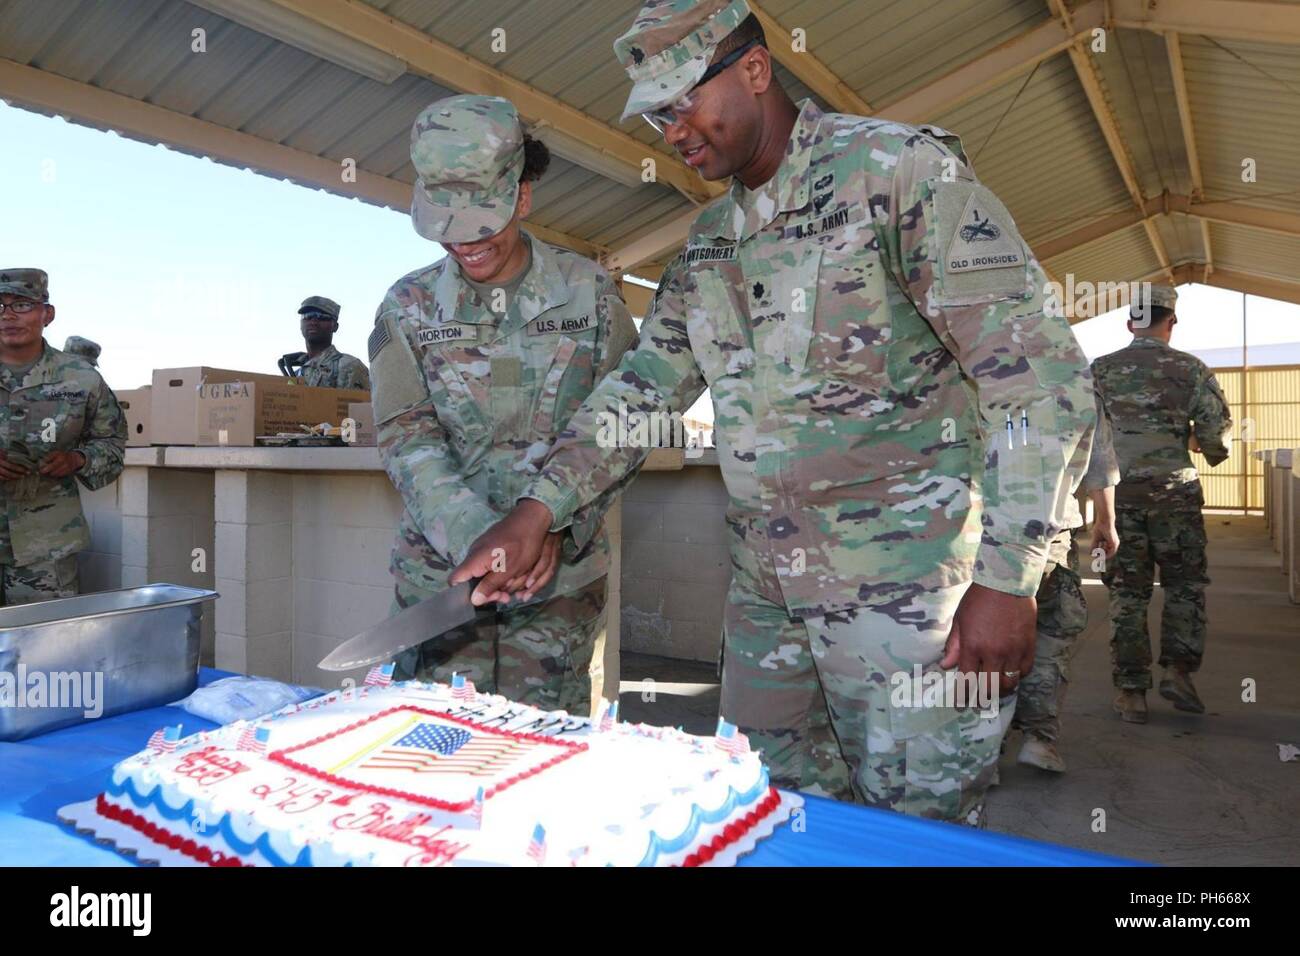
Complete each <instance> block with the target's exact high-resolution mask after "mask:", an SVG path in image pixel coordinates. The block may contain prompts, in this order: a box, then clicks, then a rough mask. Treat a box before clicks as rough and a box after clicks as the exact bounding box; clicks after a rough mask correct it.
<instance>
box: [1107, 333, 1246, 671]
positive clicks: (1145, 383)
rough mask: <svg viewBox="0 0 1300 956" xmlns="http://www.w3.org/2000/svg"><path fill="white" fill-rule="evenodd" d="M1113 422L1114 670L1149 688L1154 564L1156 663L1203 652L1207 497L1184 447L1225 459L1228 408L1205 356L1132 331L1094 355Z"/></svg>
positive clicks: (1196, 663) (1185, 661) (1190, 667)
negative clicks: (1159, 598) (1116, 475)
mask: <svg viewBox="0 0 1300 956" xmlns="http://www.w3.org/2000/svg"><path fill="white" fill-rule="evenodd" d="M1092 371H1093V375H1094V376H1095V378H1096V381H1097V388H1098V390H1099V391H1100V392H1101V394H1102V396H1103V397H1104V398H1105V400H1106V407H1107V409H1108V410H1109V412H1110V415H1111V421H1112V423H1113V425H1114V430H1115V452H1116V455H1117V456H1118V458H1119V466H1120V474H1121V476H1122V477H1121V481H1120V484H1119V487H1118V488H1117V489H1116V493H1115V512H1116V526H1117V528H1118V532H1119V553H1118V554H1116V555H1115V559H1114V560H1113V561H1112V562H1111V563H1110V565H1109V568H1108V571H1107V573H1106V575H1105V576H1104V580H1105V582H1106V587H1107V589H1108V591H1109V592H1110V621H1111V656H1112V664H1113V673H1112V676H1113V678H1114V681H1115V686H1116V687H1118V688H1120V689H1127V690H1146V689H1147V688H1149V687H1151V685H1152V681H1151V638H1150V636H1149V635H1148V633H1147V605H1148V604H1149V603H1150V601H1151V592H1152V584H1153V581H1154V576H1155V569H1156V567H1159V568H1160V586H1161V591H1162V592H1163V593H1164V611H1163V614H1162V618H1161V623H1160V664H1161V666H1162V667H1175V666H1177V667H1182V668H1185V669H1186V670H1187V671H1188V672H1189V673H1190V672H1194V671H1195V670H1196V669H1197V668H1198V667H1200V664H1201V657H1202V655H1203V654H1204V653H1205V586H1206V585H1207V584H1209V583H1210V579H1209V576H1208V575H1207V573H1206V558H1205V544H1206V540H1205V519H1204V518H1203V517H1202V515H1201V509H1202V507H1204V504H1205V499H1204V497H1203V495H1202V493H1201V482H1200V479H1199V478H1198V477H1197V474H1196V467H1195V466H1194V465H1193V464H1192V459H1191V455H1190V454H1189V452H1188V449H1187V443H1188V439H1189V437H1191V436H1192V435H1193V434H1194V435H1195V436H1196V440H1197V442H1198V443H1199V445H1200V447H1201V452H1202V454H1204V455H1205V458H1206V460H1207V461H1208V462H1209V463H1210V464H1211V465H1217V464H1219V463H1220V462H1222V461H1224V460H1226V459H1227V457H1228V444H1229V442H1230V441H1231V439H1230V438H1229V437H1228V433H1229V430H1230V429H1231V428H1232V416H1231V414H1230V412H1229V410H1228V403H1227V401H1226V400H1225V399H1224V397H1223V392H1222V391H1221V390H1220V388H1219V383H1218V382H1217V381H1216V380H1215V378H1214V374H1213V373H1212V372H1211V371H1210V370H1209V368H1208V367H1206V365H1205V363H1204V362H1202V361H1201V360H1200V359H1198V358H1196V357H1195V356H1194V355H1188V354H1187V353H1186V352H1180V351H1178V350H1177V349H1175V348H1172V347H1171V346H1169V345H1168V344H1167V343H1165V342H1162V341H1161V340H1159V339H1157V338H1151V337H1147V336H1135V337H1134V339H1133V341H1132V342H1131V343H1130V344H1129V345H1128V346H1126V347H1125V348H1122V349H1120V350H1119V351H1118V352H1112V353H1111V354H1110V355H1103V356H1101V357H1100V358H1098V359H1097V360H1095V361H1094V362H1093V363H1092Z"/></svg>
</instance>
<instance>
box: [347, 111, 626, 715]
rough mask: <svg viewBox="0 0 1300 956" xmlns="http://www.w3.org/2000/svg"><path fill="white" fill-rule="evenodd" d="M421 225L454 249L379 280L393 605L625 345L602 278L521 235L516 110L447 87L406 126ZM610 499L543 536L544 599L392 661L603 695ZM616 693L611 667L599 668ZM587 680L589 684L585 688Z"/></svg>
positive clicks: (513, 488) (379, 370) (522, 477)
mask: <svg viewBox="0 0 1300 956" xmlns="http://www.w3.org/2000/svg"><path fill="white" fill-rule="evenodd" d="M411 162H412V163H413V164H414V166H415V170H416V173H417V175H418V176H419V179H418V180H417V182H416V186H415V195H414V200H413V204H412V208H411V221H412V224H413V225H414V226H415V230H416V232H418V233H419V234H420V235H422V236H424V237H425V238H426V239H431V240H433V241H435V242H439V243H441V244H442V246H443V248H444V249H445V250H446V252H447V255H446V257H445V258H443V259H442V260H441V261H440V262H437V263H435V264H434V265H432V266H429V267H427V268H424V269H420V270H418V271H416V272H413V273H411V274H410V275H407V276H405V277H404V278H402V279H400V280H398V282H397V283H396V284H395V285H394V286H393V287H392V289H390V290H389V292H388V295H387V296H386V297H385V298H384V301H383V303H382V304H381V305H380V306H379V311H378V314H377V315H376V317H375V330H374V332H373V333H372V335H371V337H370V361H371V363H372V365H373V368H374V373H375V391H374V399H373V404H374V408H375V422H376V424H377V426H378V439H379V453H380V457H381V458H382V459H383V462H384V467H385V469H387V471H388V475H389V477H390V478H392V480H393V484H394V486H395V487H396V488H397V490H398V492H399V493H400V494H401V496H402V502H403V504H404V506H405V507H404V509H403V511H402V520H401V525H400V526H399V528H398V532H397V542H396V544H395V545H394V548H393V560H392V571H393V576H394V579H395V585H396V587H395V598H396V599H395V602H394V611H396V610H398V609H400V608H404V607H409V606H410V605H412V604H414V603H416V602H417V601H421V600H424V599H426V598H428V597H430V596H431V595H432V594H434V593H436V592H438V591H440V590H443V589H444V588H446V587H447V578H448V577H449V576H450V574H451V569H452V568H453V567H454V566H455V565H456V564H458V563H459V562H461V561H463V560H464V558H465V555H466V553H467V552H468V551H469V547H470V544H471V543H473V541H474V539H475V538H477V537H478V536H479V535H480V534H482V533H483V531H485V530H486V529H487V528H488V527H490V526H491V525H492V524H494V523H495V522H496V521H498V520H499V519H500V518H501V516H502V515H503V514H505V513H506V512H507V511H509V510H510V508H511V506H512V505H513V504H514V502H515V499H516V498H517V497H518V496H519V493H520V492H521V491H522V490H523V488H524V486H525V485H526V484H527V483H528V482H529V480H531V479H532V478H533V477H535V476H536V474H537V464H538V462H540V461H541V459H542V458H543V457H544V456H545V454H546V451H547V449H549V448H550V446H551V443H552V442H553V441H554V440H555V437H556V435H557V434H558V433H559V431H560V429H562V428H563V427H564V425H565V423H566V422H568V420H569V416H570V415H572V414H573V412H574V411H575V410H576V409H577V408H578V406H579V405H581V404H582V400H583V399H584V398H586V397H587V394H588V393H589V392H590V391H591V387H592V385H593V383H595V382H597V381H599V380H600V378H601V376H603V375H604V374H605V373H606V372H608V371H609V370H610V369H611V368H613V367H614V366H615V365H616V364H617V363H618V360H619V359H620V358H621V357H622V355H623V353H624V352H625V351H626V350H627V348H628V346H629V345H631V344H632V343H633V342H634V341H635V339H636V326H635V325H634V324H633V322H632V317H631V315H630V314H629V313H628V310H627V306H626V305H624V304H623V300H622V298H621V297H620V295H619V292H618V288H617V287H616V286H615V285H614V282H613V280H612V279H611V278H610V277H609V275H608V274H607V273H606V272H605V271H604V270H602V269H601V268H600V267H599V266H597V265H596V264H595V263H594V262H592V261H591V260H589V259H585V258H583V257H582V256H579V255H577V254H576V253H573V252H569V251H567V250H564V249H557V248H554V247H552V246H548V245H547V244H546V243H544V242H541V241H540V240H538V239H535V238H534V237H532V236H531V235H529V234H528V233H527V232H526V231H525V230H523V229H521V226H520V222H521V220H523V219H524V218H526V217H527V216H528V213H529V211H530V210H531V208H532V189H533V186H532V184H533V182H534V181H535V180H537V179H539V178H540V177H541V176H542V175H543V174H544V173H545V172H546V167H547V165H548V164H549V162H550V154H549V153H548V152H547V149H546V146H545V145H544V144H543V143H541V142H540V141H538V140H534V139H532V138H531V137H528V136H526V135H525V134H524V132H523V129H522V127H521V126H520V123H519V116H518V113H517V112H516V111H515V108H514V106H513V105H512V104H511V103H510V102H509V101H507V100H504V99H501V98H499V97H492V96H453V97H449V98H447V99H444V100H439V101H438V102H436V103H434V104H433V105H431V106H429V107H428V108H427V109H425V110H424V111H423V112H422V113H421V114H420V115H419V117H418V118H417V119H416V121H415V125H414V127H413V129H412V131H411ZM603 515H604V507H603V505H597V506H596V507H592V508H588V509H587V510H586V511H585V512H584V513H583V514H582V515H581V516H579V518H578V519H577V520H575V521H574V523H573V525H572V526H571V527H570V528H568V529H566V530H565V531H564V532H563V533H562V534H561V533H556V534H553V535H550V536H548V537H547V541H546V548H545V549H544V553H543V555H542V559H541V562H540V566H539V567H538V568H537V572H538V573H540V572H541V571H542V570H543V569H544V568H545V569H555V570H556V575H555V580H554V581H553V583H552V584H551V586H550V587H548V588H546V589H545V591H544V592H541V593H539V594H538V595H537V601H536V602H534V603H532V604H529V605H526V606H520V607H503V608H499V609H498V608H483V609H481V610H480V611H479V613H478V618H477V619H476V620H475V621H474V622H473V623H471V624H469V625H466V626H465V627H461V628H457V629H455V630H453V631H451V632H449V633H447V634H444V635H442V636H441V637H439V638H437V639H436V640H432V641H429V642H427V643H426V644H425V645H423V646H421V647H417V648H413V649H412V650H410V651H407V652H405V653H403V654H402V655H400V656H399V658H398V669H399V671H400V672H401V676H405V677H411V676H414V677H418V678H419V679H421V680H436V681H441V682H444V683H446V682H449V681H450V678H451V675H452V672H454V671H458V672H459V673H461V674H464V675H466V676H467V677H469V678H470V679H471V680H473V681H474V684H475V686H476V687H477V688H478V689H479V690H480V691H483V692H485V693H498V694H503V695H504V696H506V697H509V698H510V699H511V700H515V701H519V702H521V703H525V704H531V705H533V706H535V707H540V708H542V709H543V710H553V709H563V710H567V711H570V712H572V713H577V714H583V715H585V714H588V713H590V712H591V711H592V710H593V708H594V707H595V706H596V701H595V700H594V697H595V696H598V695H599V694H600V693H601V692H602V689H603V688H602V686H601V680H602V677H603V672H602V670H601V660H602V655H603V651H604V643H605V600H606V587H607V582H606V577H607V574H608V571H609V542H608V539H607V536H606V534H605V530H604V524H603ZM608 676H609V680H610V682H611V687H610V689H609V691H608V693H610V695H611V696H614V697H616V696H617V693H618V682H617V674H611V675H608ZM593 684H595V688H594V693H593Z"/></svg>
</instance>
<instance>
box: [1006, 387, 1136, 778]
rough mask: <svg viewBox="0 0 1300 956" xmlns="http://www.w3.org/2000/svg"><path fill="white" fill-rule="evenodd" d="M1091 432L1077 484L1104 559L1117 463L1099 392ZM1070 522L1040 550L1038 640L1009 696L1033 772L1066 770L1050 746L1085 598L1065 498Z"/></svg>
mask: <svg viewBox="0 0 1300 956" xmlns="http://www.w3.org/2000/svg"><path fill="white" fill-rule="evenodd" d="M1094 397H1095V399H1096V404H1097V431H1096V434H1095V435H1094V437H1093V441H1092V454H1091V455H1090V456H1089V458H1088V471H1087V473H1086V474H1084V476H1083V481H1082V482H1080V484H1079V487H1080V488H1082V489H1083V490H1084V491H1086V492H1087V493H1088V497H1089V498H1091V499H1092V503H1093V510H1094V514H1093V522H1092V542H1091V544H1090V545H1089V547H1088V551H1089V552H1090V553H1091V554H1092V555H1093V556H1094V557H1096V552H1097V551H1098V550H1099V549H1100V551H1101V552H1102V557H1103V559H1104V560H1105V561H1110V560H1111V559H1112V558H1114V557H1115V551H1116V549H1117V548H1118V547H1119V539H1118V536H1117V533H1116V531H1115V485H1117V484H1118V483H1119V464H1118V462H1117V461H1116V459H1115V446H1114V444H1113V442H1112V438H1111V427H1110V419H1109V416H1108V413H1107V412H1106V408H1105V405H1104V403H1103V402H1102V400H1101V396H1100V395H1095V396H1094ZM1069 505H1070V507H1071V511H1072V514H1073V515H1074V520H1072V521H1071V522H1070V527H1069V528H1068V529H1067V530H1065V531H1062V532H1061V533H1060V534H1058V535H1057V536H1056V537H1055V538H1054V539H1053V540H1052V544H1051V548H1050V549H1049V551H1048V552H1047V569H1046V570H1045V571H1044V572H1043V580H1042V583H1041V584H1039V585H1038V594H1037V596H1036V597H1037V601H1038V641H1037V643H1036V644H1035V647H1034V666H1033V668H1032V669H1031V670H1030V672H1029V673H1028V674H1026V675H1025V678H1024V680H1022V681H1021V682H1020V688H1019V691H1018V692H1017V694H1016V716H1015V720H1014V721H1013V722H1012V726H1014V727H1018V728H1019V729H1020V730H1022V731H1023V732H1024V741H1023V742H1022V743H1021V745H1020V755H1019V757H1018V758H1017V760H1018V761H1019V762H1020V763H1023V764H1028V765H1029V766H1031V767H1038V768H1039V769H1040V770H1050V771H1052V772H1053V773H1064V772H1065V760H1064V758H1062V757H1061V754H1060V751H1059V750H1057V746H1056V745H1057V742H1058V741H1059V740H1060V737H1061V704H1062V703H1063V702H1064V700H1065V692H1066V690H1067V688H1068V685H1069V682H1070V660H1071V659H1072V658H1073V657H1074V653H1075V650H1076V648H1077V645H1078V640H1079V635H1080V634H1082V633H1083V631H1084V629H1085V628H1086V627H1087V626H1088V604H1087V602H1086V601H1085V600H1084V599H1083V579H1082V578H1080V577H1079V546H1078V543H1077V542H1076V541H1075V539H1074V535H1075V531H1076V529H1078V528H1081V527H1082V526H1083V515H1082V514H1080V513H1079V512H1078V510H1077V505H1076V504H1075V499H1074V496H1073V495H1071V496H1070V501H1069Z"/></svg>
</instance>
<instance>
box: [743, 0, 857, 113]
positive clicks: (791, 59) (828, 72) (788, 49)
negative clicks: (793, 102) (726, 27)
mask: <svg viewBox="0 0 1300 956" xmlns="http://www.w3.org/2000/svg"><path fill="white" fill-rule="evenodd" d="M749 9H750V11H751V12H752V13H753V14H754V16H756V17H758V22H759V23H760V24H762V26H763V33H765V34H766V35H767V46H768V49H769V50H770V51H771V53H772V56H773V58H774V59H775V60H776V61H777V62H778V63H780V64H781V65H782V66H784V67H785V68H786V69H787V70H789V71H790V72H791V73H793V74H794V75H795V76H797V77H798V78H799V79H800V80H801V81H802V82H803V84H804V85H805V86H806V87H808V89H810V90H812V91H813V92H814V93H816V94H817V95H818V96H820V97H821V98H822V99H823V100H825V101H826V103H827V104H828V105H829V106H830V107H831V109H833V110H836V111H838V112H840V113H853V114H855V115H857V116H870V115H871V112H872V111H871V104H869V103H868V102H867V101H866V100H864V99H863V98H862V97H860V96H859V95H858V94H857V93H855V92H854V91H853V88H852V87H850V86H849V85H848V84H847V83H845V82H844V81H843V80H841V79H840V78H839V77H838V76H837V75H836V74H835V72H834V71H833V70H832V69H831V68H830V67H828V66H827V65H826V64H825V63H823V62H822V61H821V60H819V59H818V58H817V57H815V56H813V55H812V54H811V53H809V52H807V50H805V51H804V52H802V53H799V52H796V51H795V48H794V36H793V35H792V34H791V33H790V31H789V30H787V29H786V28H785V27H783V26H781V24H779V23H777V22H776V20H774V19H773V18H772V16H771V15H770V14H769V13H767V12H766V11H765V10H763V9H762V8H761V7H759V6H758V4H756V3H755V2H754V0H749ZM805 39H806V38H805Z"/></svg>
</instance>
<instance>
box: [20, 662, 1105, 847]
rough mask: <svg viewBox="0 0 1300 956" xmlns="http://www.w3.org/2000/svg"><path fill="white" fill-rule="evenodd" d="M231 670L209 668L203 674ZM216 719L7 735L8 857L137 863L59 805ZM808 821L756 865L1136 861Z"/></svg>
mask: <svg viewBox="0 0 1300 956" xmlns="http://www.w3.org/2000/svg"><path fill="white" fill-rule="evenodd" d="M220 676H223V675H222V674H221V673H220V672H218V671H210V670H206V669H205V670H204V671H203V672H202V674H201V676H200V683H203V684H206V683H209V682H210V681H212V680H215V679H216V678H218V677H220ZM177 723H180V724H182V725H183V733H185V734H191V733H194V732H196V731H199V730H207V729H210V728H212V727H214V726H215V725H214V724H212V723H211V722H209V721H206V720H202V719H201V718H198V717H195V716H193V715H191V714H188V713H186V712H185V711H183V710H181V709H180V708H176V707H156V708H153V709H151V710H143V711H137V712H136V713H133V714H121V715H119V716H117V717H110V718H107V719H103V720H96V721H88V722H87V723H85V724H82V725H80V726H77V727H70V728H68V729H66V730H59V731H55V732H54V733H52V734H46V735H45V736H43V737H36V738H34V739H32V740H23V741H19V742H17V743H0V864H8V865H34V866H131V865H133V864H132V862H131V861H130V860H128V859H126V858H125V857H122V856H120V855H118V854H117V853H116V852H114V851H113V850H110V849H106V848H104V847H101V846H99V845H98V844H96V843H95V842H94V841H93V840H92V839H90V838H88V837H82V836H78V835H77V834H76V833H74V832H73V831H72V830H71V829H70V828H68V827H65V826H63V825H62V824H60V823H59V822H58V819H57V816H56V813H57V811H58V809H59V808H60V807H62V806H64V805H66V804H69V803H78V802H80V801H82V800H88V799H91V798H93V797H94V796H96V795H97V794H98V793H99V792H100V791H102V790H103V789H104V785H105V784H106V783H107V781H108V775H109V771H110V769H111V768H112V766H113V764H115V763H117V761H119V760H121V759H122V758H123V757H127V756H130V755H131V754H133V753H135V752H136V751H138V750H140V749H142V748H143V747H144V744H145V741H146V740H148V738H149V735H150V734H151V733H153V732H154V731H155V730H157V729H158V728H159V727H162V726H166V725H174V724H177ZM805 799H806V800H807V806H806V815H805V818H804V820H803V824H804V825H803V831H802V832H795V831H794V830H793V829H792V828H790V827H788V826H787V827H784V828H782V829H781V830H779V831H777V832H776V833H775V834H773V836H772V837H771V838H770V839H768V840H766V841H764V842H763V843H762V844H761V845H760V846H759V847H758V848H757V849H756V850H755V851H754V852H753V853H752V854H750V855H749V856H748V857H746V858H745V859H743V860H742V861H741V863H742V865H748V866H864V865H866V866H873V865H886V866H956V865H974V866H981V865H983V866H1005V865H1014V866H1098V865H1100V866H1107V865H1111V866H1113V865H1124V864H1125V863H1126V862H1127V861H1124V860H1118V859H1115V858H1114V857H1105V856H1099V855H1097V854H1093V853H1087V852H1084V851H1082V850H1072V849H1067V848H1065V847H1058V846H1052V845H1050V844H1046V843H1037V842H1034V841H1032V840H1023V839H1020V838H1018V837H1010V836H1003V835H1000V834H994V833H987V832H981V831H976V830H970V829H967V828H965V827H959V826H954V825H951V824H945V823H933V822H929V821H926V820H917V819H915V818H913V817H907V816H904V815H902V814H898V813H889V812H886V811H883V810H870V809H866V808H864V807H857V806H852V805H850V804H844V803H836V802H835V801H833V800H822V799H819V798H817V797H807V798H805Z"/></svg>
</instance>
